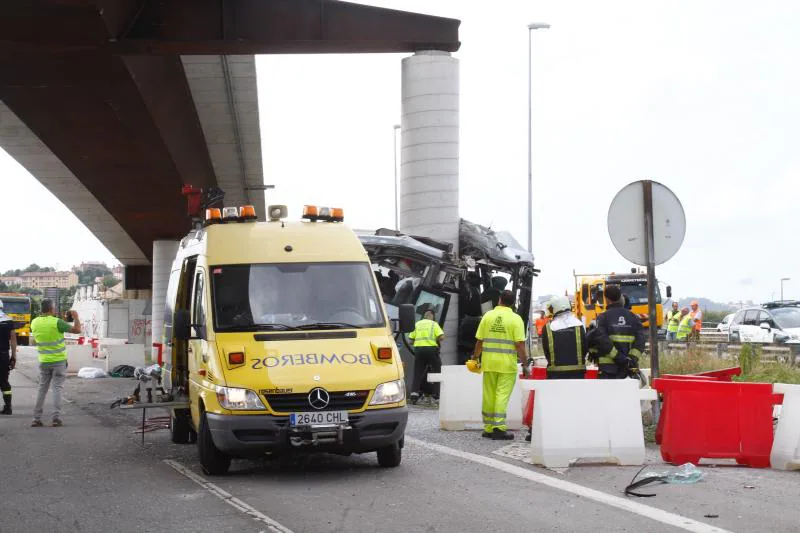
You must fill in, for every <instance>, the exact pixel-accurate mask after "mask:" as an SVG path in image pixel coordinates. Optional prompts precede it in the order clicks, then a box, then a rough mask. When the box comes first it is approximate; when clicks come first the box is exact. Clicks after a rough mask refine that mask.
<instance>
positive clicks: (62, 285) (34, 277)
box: [20, 271, 78, 289]
mask: <svg viewBox="0 0 800 533" xmlns="http://www.w3.org/2000/svg"><path fill="white" fill-rule="evenodd" d="M77 284H78V275H77V274H76V273H75V272H63V271H62V272H25V273H24V274H22V283H20V285H22V286H23V287H27V288H29V289H43V288H45V287H57V288H59V289H69V288H70V287H74V286H75V285H77Z"/></svg>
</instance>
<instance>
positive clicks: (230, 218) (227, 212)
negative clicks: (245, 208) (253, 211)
mask: <svg viewBox="0 0 800 533" xmlns="http://www.w3.org/2000/svg"><path fill="white" fill-rule="evenodd" d="M222 220H223V221H224V222H236V221H238V220H239V209H238V208H236V207H223V208H222Z"/></svg>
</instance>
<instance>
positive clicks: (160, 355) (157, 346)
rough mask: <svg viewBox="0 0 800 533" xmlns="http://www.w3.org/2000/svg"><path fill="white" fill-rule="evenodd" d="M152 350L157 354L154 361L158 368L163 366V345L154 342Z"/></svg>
mask: <svg viewBox="0 0 800 533" xmlns="http://www.w3.org/2000/svg"><path fill="white" fill-rule="evenodd" d="M153 348H155V349H156V351H157V352H158V356H157V357H156V361H157V362H158V366H164V345H163V344H161V343H160V342H154V343H153Z"/></svg>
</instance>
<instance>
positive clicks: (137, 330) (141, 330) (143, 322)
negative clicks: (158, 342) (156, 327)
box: [128, 318, 152, 344]
mask: <svg viewBox="0 0 800 533" xmlns="http://www.w3.org/2000/svg"><path fill="white" fill-rule="evenodd" d="M151 336H152V330H151V323H150V319H144V318H134V319H133V320H131V327H130V332H129V335H128V338H129V339H130V340H131V341H132V342H137V343H142V344H143V343H145V341H146V339H147V338H149V337H151Z"/></svg>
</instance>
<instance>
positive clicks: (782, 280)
mask: <svg viewBox="0 0 800 533" xmlns="http://www.w3.org/2000/svg"><path fill="white" fill-rule="evenodd" d="M791 279H792V278H781V301H783V282H784V281H790V280H791Z"/></svg>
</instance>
